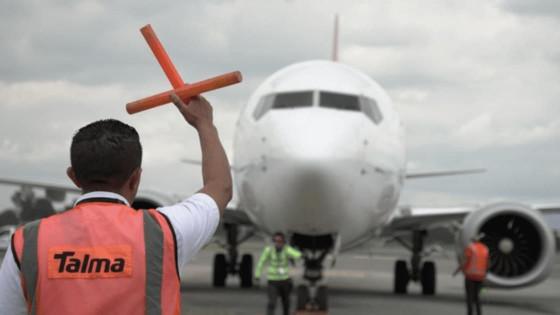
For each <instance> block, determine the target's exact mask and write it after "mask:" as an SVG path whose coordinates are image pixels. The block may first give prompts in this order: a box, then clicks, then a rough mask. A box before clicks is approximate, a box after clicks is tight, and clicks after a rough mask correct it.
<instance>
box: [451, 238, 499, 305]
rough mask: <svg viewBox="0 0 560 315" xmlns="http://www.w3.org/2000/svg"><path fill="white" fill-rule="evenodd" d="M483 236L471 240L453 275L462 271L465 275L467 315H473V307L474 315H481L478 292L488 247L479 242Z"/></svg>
mask: <svg viewBox="0 0 560 315" xmlns="http://www.w3.org/2000/svg"><path fill="white" fill-rule="evenodd" d="M483 237H484V234H482V233H481V234H480V235H477V236H475V237H473V238H472V239H471V243H470V244H469V245H468V246H467V247H466V248H465V250H464V253H463V257H462V263H461V264H460V265H459V267H458V268H457V270H456V271H455V273H454V274H457V273H459V271H463V274H464V275H465V294H466V301H467V314H468V315H471V314H472V313H473V305H474V309H475V310H476V314H478V315H481V314H482V310H481V307H480V299H479V295H480V290H481V289H482V284H483V282H484V279H485V278H486V273H487V271H488V265H489V257H490V256H489V251H488V247H487V246H486V245H485V244H484V243H482V242H481V241H480V240H481V239H482V238H483Z"/></svg>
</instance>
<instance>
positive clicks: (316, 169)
mask: <svg viewBox="0 0 560 315" xmlns="http://www.w3.org/2000/svg"><path fill="white" fill-rule="evenodd" d="M298 91H307V92H311V93H312V101H311V103H312V104H307V106H298V107H283V108H274V107H270V106H269V108H268V109H265V110H263V106H264V107H267V106H268V105H266V104H265V105H263V100H264V99H265V98H266V97H267V96H269V95H279V94H283V93H284V94H285V93H293V92H298ZM321 92H328V93H337V94H341V95H348V96H355V97H360V98H367V99H369V100H375V102H376V103H377V107H378V109H379V112H380V113H381V115H382V116H383V118H382V120H381V121H380V122H379V121H378V122H374V121H373V120H372V119H370V118H369V117H368V116H367V115H366V114H365V113H364V112H363V111H358V110H347V109H338V108H329V107H324V106H321V104H322V102H323V96H322V95H324V94H321ZM284 94H283V95H284ZM320 98H321V99H320ZM325 99H326V97H325ZM264 102H265V103H266V101H264ZM320 103H321V104H320ZM339 103H340V102H339ZM273 106H275V105H273ZM234 149H235V159H234V168H235V184H236V188H237V192H238V196H239V203H240V206H241V207H242V208H243V209H244V210H246V211H247V213H248V214H249V216H250V218H251V219H252V220H253V221H254V222H255V224H256V225H257V226H259V227H260V228H261V229H263V230H265V231H267V232H274V231H284V232H287V233H299V234H304V235H325V234H331V235H336V236H338V237H340V241H341V246H342V248H345V247H348V246H351V245H353V244H356V243H357V242H359V241H360V240H362V239H365V238H367V237H369V236H371V235H372V233H373V232H374V231H375V229H376V228H378V227H380V226H381V225H382V224H384V223H386V222H387V220H388V218H389V216H390V215H391V213H392V212H393V211H394V210H395V208H396V204H397V201H398V198H399V194H400V191H401V188H402V183H403V178H404V175H405V164H406V157H405V147H404V141H403V130H402V126H401V122H400V120H399V117H398V115H397V113H396V112H395V111H394V108H393V106H392V104H391V100H390V99H389V97H388V96H387V94H386V93H385V92H384V91H383V89H382V88H381V87H380V86H379V85H378V84H377V83H375V82H374V81H373V80H372V79H370V78H369V77H368V76H366V75H365V74H363V73H362V72H359V71H357V70H355V69H353V68H351V67H349V66H346V65H343V64H340V63H335V62H330V61H309V62H303V63H298V64H294V65H291V66H288V67H286V68H284V69H282V70H280V71H278V72H276V73H274V74H273V75H271V76H270V77H269V78H268V79H267V80H265V81H264V82H263V83H262V84H261V86H260V87H259V88H258V89H257V90H256V91H255V92H254V93H253V95H252V96H251V98H250V99H249V102H248V104H247V105H246V106H245V107H244V108H243V110H242V112H241V115H240V118H239V121H238V125H237V132H236V136H235V145H234Z"/></svg>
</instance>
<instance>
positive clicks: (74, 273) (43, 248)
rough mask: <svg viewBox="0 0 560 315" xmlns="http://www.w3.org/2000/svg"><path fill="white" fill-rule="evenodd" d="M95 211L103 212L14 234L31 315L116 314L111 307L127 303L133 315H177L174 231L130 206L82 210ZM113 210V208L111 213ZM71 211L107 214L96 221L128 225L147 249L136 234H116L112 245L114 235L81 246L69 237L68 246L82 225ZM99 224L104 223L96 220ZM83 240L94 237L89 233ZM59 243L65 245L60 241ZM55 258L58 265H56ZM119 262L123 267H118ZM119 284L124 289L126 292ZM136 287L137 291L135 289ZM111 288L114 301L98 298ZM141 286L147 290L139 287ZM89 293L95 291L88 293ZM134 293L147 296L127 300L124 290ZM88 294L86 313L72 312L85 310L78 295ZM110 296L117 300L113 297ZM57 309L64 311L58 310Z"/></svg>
mask: <svg viewBox="0 0 560 315" xmlns="http://www.w3.org/2000/svg"><path fill="white" fill-rule="evenodd" d="M92 206H93V207H94V208H95V207H99V204H97V205H95V204H91V205H87V204H84V205H80V206H79V207H77V208H78V209H77V210H76V209H73V210H69V211H68V212H66V213H62V214H58V215H55V216H53V217H50V218H47V219H43V220H41V221H34V222H31V223H28V224H26V225H25V226H24V227H23V228H20V229H18V231H16V233H15V234H14V239H13V240H14V245H15V246H14V247H15V251H14V252H15V253H16V256H18V257H15V258H16V260H19V261H21V277H22V288H23V289H24V295H25V299H26V301H27V304H28V312H29V314H33V315H36V314H39V315H42V314H73V313H76V312H77V313H80V312H82V313H87V312H89V313H88V314H98V313H100V312H101V313H108V312H109V313H110V312H111V311H112V310H118V309H119V305H116V306H115V307H114V309H109V308H108V307H109V305H111V303H113V304H114V303H118V302H120V301H122V302H124V304H125V305H124V306H123V307H124V308H125V309H127V310H131V309H132V311H130V313H133V314H139V313H142V311H141V309H142V310H143V311H144V312H143V313H144V314H146V315H162V314H165V315H167V314H179V312H180V282H179V277H178V274H177V269H176V254H175V245H176V244H175V241H174V236H173V231H172V227H171V226H169V225H168V223H167V220H166V219H165V218H164V217H163V214H161V213H159V212H157V211H156V210H146V211H138V212H137V211H135V210H133V209H131V208H128V207H126V206H122V205H109V206H107V204H105V205H102V208H103V209H84V208H86V207H92ZM111 206H113V207H115V208H114V209H110V208H111ZM80 208H81V209H80ZM106 208H109V209H106ZM72 211H105V212H104V213H103V214H102V215H100V216H98V217H97V218H101V219H103V218H105V217H106V218H111V219H110V220H108V221H111V220H114V221H113V222H112V223H113V224H115V223H116V224H117V226H118V223H119V222H123V223H125V224H126V223H127V222H128V223H130V225H131V226H130V229H131V230H133V231H134V230H138V228H137V227H140V228H141V230H140V233H142V232H143V234H144V235H143V236H144V237H143V238H144V240H143V243H144V244H142V245H140V244H141V243H140V244H138V243H136V245H135V244H134V243H135V241H134V240H136V239H138V237H137V236H135V234H134V233H131V235H130V236H126V235H128V234H126V235H125V236H124V237H123V236H122V235H121V234H122V233H121V234H114V235H113V237H115V236H116V241H114V242H111V235H108V236H107V238H106V239H104V240H98V239H96V238H87V237H86V239H89V241H85V243H84V242H82V243H80V242H76V239H77V240H82V239H83V238H84V236H83V235H82V234H80V233H79V232H78V233H77V234H78V235H82V236H75V235H74V236H73V237H68V239H69V240H70V241H68V242H67V241H66V238H65V237H63V235H65V233H66V234H68V230H72V229H74V230H80V226H78V225H76V224H78V223H81V222H80V218H81V216H80V215H79V213H73V214H70V212H72ZM107 211H108V212H107ZM111 211H114V213H111ZM88 213H90V214H91V213H92V212H88ZM67 217H73V218H74V219H76V218H78V221H77V222H73V221H72V220H74V219H68V218H67ZM94 217H95V215H94ZM51 218H52V219H51ZM53 220H54V223H53ZM138 220H141V221H138ZM97 222H103V221H100V220H97ZM134 222H137V223H134ZM66 223H70V224H67V225H63V226H64V227H63V229H64V230H63V231H61V232H60V233H57V227H58V226H60V224H66ZM73 223H76V224H73ZM109 223H110V222H108V223H107V225H109ZM127 228H129V226H127V225H125V226H123V227H122V228H121V229H120V230H119V231H120V232H122V231H123V230H126V229H127ZM84 229H85V228H84ZM104 229H105V227H104V226H100V227H99V228H98V229H97V230H96V229H93V231H94V232H95V233H97V235H100V234H99V232H100V231H101V232H105V231H104ZM49 230H50V231H49ZM90 230H91V229H90ZM90 232H91V231H90ZM120 232H118V233H120ZM83 234H84V235H87V236H88V237H89V236H90V235H88V233H83ZM109 234H111V233H109ZM53 235H55V236H56V237H57V238H58V241H56V242H53V241H51V240H50V238H52V236H53ZM140 235H141V234H140ZM76 237H77V238H76ZM102 238H103V237H102ZM61 239H62V240H63V241H60V240H61ZM123 239H130V240H131V242H132V243H131V244H130V245H126V243H123V241H122V240H123ZM82 241H83V240H82ZM88 242H89V243H88ZM115 242H116V243H115ZM46 243H48V244H46ZM68 244H73V245H68ZM103 244H106V245H103ZM123 244H124V245H123ZM138 246H143V248H142V247H138ZM59 248H63V249H59ZM67 248H70V249H67ZM135 251H136V253H135ZM84 253H85V254H84ZM142 253H143V254H142ZM53 254H54V255H53ZM119 254H123V255H124V256H123V257H126V259H124V258H123V259H120V258H119V256H118V255H119ZM96 255H97V256H96ZM104 255H105V256H104ZM139 255H141V256H139ZM142 256H144V258H143V259H144V260H145V261H144V262H142V263H141V264H140V263H139V262H140V261H139V260H138V259H139V258H140V257H142ZM53 257H54V262H55V263H56V264H55V265H53V264H52V262H53ZM115 257H117V258H115ZM112 259H113V260H112ZM119 259H120V261H119ZM117 261H118V262H119V263H115V262H117ZM121 261H122V264H121ZM144 264H145V265H144ZM143 270H144V271H145V272H144V274H143V276H142V275H139V274H138V272H139V271H143ZM134 271H136V273H135V272H134ZM139 277H140V278H139ZM91 279H93V280H94V281H92V280H91ZM106 279H107V280H106ZM135 279H136V280H135ZM141 279H144V280H141ZM71 283H75V284H74V285H72V284H71ZM120 283H122V284H123V286H122V288H121V286H120V285H119V284H120ZM132 283H137V284H138V285H135V286H133V287H131V284H132ZM107 284H108V289H107V291H106V292H105V295H104V296H108V298H109V299H110V301H105V300H102V298H101V294H102V293H97V292H103V291H105V289H104V287H105V285H107ZM140 284H142V286H144V288H141V287H139V285H140ZM73 286H76V288H77V290H75V291H73V290H71V289H70V290H69V289H68V288H72V287H73ZM90 287H91V288H92V289H87V288H90ZM135 288H138V290H141V292H143V293H140V292H137V291H134V292H132V293H131V294H129V295H125V294H128V292H129V291H126V290H131V289H132V290H135ZM84 290H89V291H91V294H92V296H90V297H91V298H90V299H89V300H90V301H89V303H88V304H89V306H88V308H87V309H83V310H82V309H79V310H77V309H71V307H74V306H76V305H81V304H82V303H81V302H80V300H79V299H75V297H76V296H75V295H76V294H80V293H79V292H81V294H84V292H86V294H87V291H84ZM100 290H101V291H100ZM112 292H115V293H116V294H115V295H111V293H112ZM97 294H100V296H97ZM45 297H47V298H45ZM100 299H101V300H100ZM45 300H47V301H45ZM61 300H64V303H62V304H57V303H58V302H57V301H61ZM75 300H76V301H75ZM142 300H144V301H145V303H144V304H145V305H142V303H141V301H142ZM96 301H100V302H101V304H102V306H98V305H96V304H95V303H96ZM138 302H140V303H138ZM53 305H54V307H53ZM58 306H60V307H66V308H64V309H57V307H58Z"/></svg>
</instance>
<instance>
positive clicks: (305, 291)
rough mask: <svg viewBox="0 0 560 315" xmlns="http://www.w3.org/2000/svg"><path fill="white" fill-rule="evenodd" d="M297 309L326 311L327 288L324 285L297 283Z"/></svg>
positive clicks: (327, 302)
mask: <svg viewBox="0 0 560 315" xmlns="http://www.w3.org/2000/svg"><path fill="white" fill-rule="evenodd" d="M296 294H297V304H296V305H297V310H298V311H327V310H328V309H329V296H328V288H327V286H325V285H320V286H318V287H315V286H308V285H303V284H302V285H299V286H298V287H297V292H296Z"/></svg>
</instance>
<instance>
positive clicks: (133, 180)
mask: <svg viewBox="0 0 560 315" xmlns="http://www.w3.org/2000/svg"><path fill="white" fill-rule="evenodd" d="M141 177H142V168H141V167H139V168H137V169H135V170H134V171H133V172H132V175H130V179H129V180H128V189H130V191H132V192H134V195H136V192H137V191H138V187H139V186H140V179H141Z"/></svg>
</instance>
